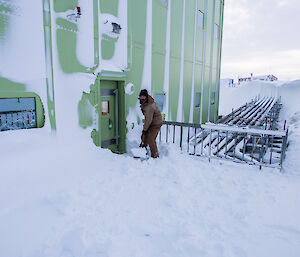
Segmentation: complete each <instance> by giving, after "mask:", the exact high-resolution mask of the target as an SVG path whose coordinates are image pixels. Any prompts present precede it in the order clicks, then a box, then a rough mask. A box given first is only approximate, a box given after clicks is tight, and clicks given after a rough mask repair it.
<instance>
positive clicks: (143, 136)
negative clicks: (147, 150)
mask: <svg viewBox="0 0 300 257" xmlns="http://www.w3.org/2000/svg"><path fill="white" fill-rule="evenodd" d="M145 135H146V131H144V130H143V132H142V135H141V140H142V142H141V144H140V147H146V144H145Z"/></svg>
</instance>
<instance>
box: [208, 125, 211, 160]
mask: <svg viewBox="0 0 300 257" xmlns="http://www.w3.org/2000/svg"><path fill="white" fill-rule="evenodd" d="M211 140H212V129H211V130H210V134H209V157H208V160H209V162H210V157H211Z"/></svg>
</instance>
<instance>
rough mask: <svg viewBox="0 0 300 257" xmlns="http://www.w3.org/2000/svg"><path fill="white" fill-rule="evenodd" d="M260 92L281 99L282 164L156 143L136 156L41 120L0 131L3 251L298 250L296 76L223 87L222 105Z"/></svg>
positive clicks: (190, 253)
mask: <svg viewBox="0 0 300 257" xmlns="http://www.w3.org/2000/svg"><path fill="white" fill-rule="evenodd" d="M258 94H260V95H263V94H272V95H274V96H281V98H282V102H283V104H284V105H283V110H282V114H281V123H283V121H284V120H287V124H288V125H289V128H290V146H289V149H288V152H287V158H286V161H285V163H284V173H280V172H279V171H278V170H273V169H268V168H263V169H262V171H260V170H259V169H258V168H257V167H252V166H248V165H240V164H233V163H229V162H223V161H216V160H215V161H212V162H211V163H208V161H207V159H202V158H196V157H190V156H189V155H187V154H185V153H181V152H180V150H179V149H177V148H174V147H172V146H168V147H167V146H166V145H161V146H160V148H161V152H162V156H161V158H160V159H158V160H149V161H144V162H141V161H139V160H134V159H132V158H130V157H126V156H124V155H115V154H112V153H111V152H110V151H109V150H105V149H99V148H96V147H95V146H94V145H93V144H92V143H91V142H86V140H85V139H84V140H82V143H81V144H76V145H75V144H74V143H73V141H72V140H71V139H70V140H69V139H66V138H61V137H60V136H55V135H52V136H51V135H49V133H48V132H46V131H45V130H43V129H41V130H37V129H32V130H26V131H25V130H19V131H7V132H2V133H0V142H1V148H0V155H1V170H0V249H1V256H5V257H17V256H22V257H70V256H74V257H109V256H111V257H134V256H136V257H153V256H155V257H159V256H172V257H179V256H180V257H199V256H213V257H221V256H236V257H241V256H255V257H265V256H272V257H283V256H284V257H297V256H300V219H299V212H300V198H299V194H300V160H299V154H300V103H299V102H300V101H299V96H300V81H293V82H281V83H279V82H278V83H265V82H255V83H254V82H253V83H248V84H241V85H240V86H239V87H237V88H228V87H222V88H221V107H220V108H221V110H220V111H221V113H224V114H225V113H228V112H230V111H231V108H236V107H237V106H239V105H241V104H243V103H244V102H245V101H249V100H250V99H251V98H254V97H255V96H256V95H258Z"/></svg>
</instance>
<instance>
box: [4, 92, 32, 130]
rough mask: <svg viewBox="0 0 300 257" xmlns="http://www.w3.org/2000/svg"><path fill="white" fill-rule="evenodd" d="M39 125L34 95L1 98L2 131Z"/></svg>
mask: <svg viewBox="0 0 300 257" xmlns="http://www.w3.org/2000/svg"><path fill="white" fill-rule="evenodd" d="M36 127H37V118H36V104H35V98H34V97H28V98H0V131H7V130H17V129H30V128H36Z"/></svg>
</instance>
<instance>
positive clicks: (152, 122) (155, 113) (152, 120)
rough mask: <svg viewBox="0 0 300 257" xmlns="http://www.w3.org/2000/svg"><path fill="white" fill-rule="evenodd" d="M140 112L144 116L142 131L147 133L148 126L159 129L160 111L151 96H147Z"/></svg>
mask: <svg viewBox="0 0 300 257" xmlns="http://www.w3.org/2000/svg"><path fill="white" fill-rule="evenodd" d="M141 110H142V112H143V114H144V116H145V122H144V127H143V130H144V131H147V130H148V129H149V127H150V126H157V127H160V126H161V125H162V116H161V113H160V110H159V108H158V106H157V105H156V103H155V102H154V99H153V97H152V96H151V95H149V96H148V101H147V102H146V103H143V104H142V105H141Z"/></svg>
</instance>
